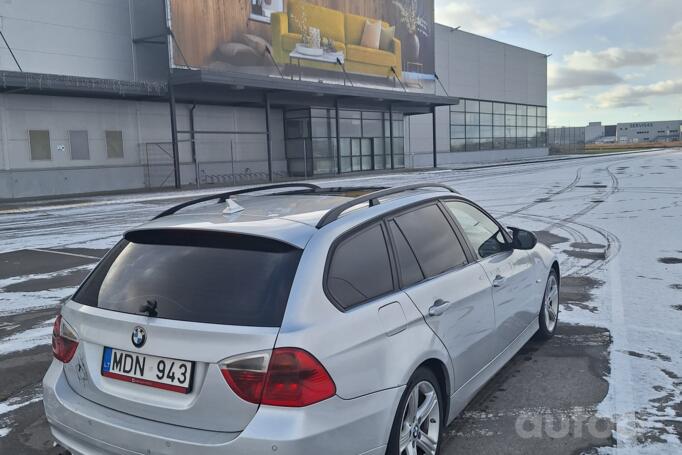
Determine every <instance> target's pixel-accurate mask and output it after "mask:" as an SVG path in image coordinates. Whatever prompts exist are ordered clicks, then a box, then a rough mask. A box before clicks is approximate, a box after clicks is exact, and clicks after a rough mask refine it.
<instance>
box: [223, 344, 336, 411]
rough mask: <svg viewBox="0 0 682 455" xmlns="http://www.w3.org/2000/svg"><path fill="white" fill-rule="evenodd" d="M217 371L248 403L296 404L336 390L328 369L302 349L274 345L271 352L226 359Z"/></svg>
mask: <svg viewBox="0 0 682 455" xmlns="http://www.w3.org/2000/svg"><path fill="white" fill-rule="evenodd" d="M220 371H221V372H222V374H223V377H224V378H225V380H226V381H227V383H228V384H229V385H230V387H231V388H232V390H233V391H234V392H235V393H236V394H237V395H239V397H241V398H242V399H243V400H246V401H248V402H250V403H256V404H265V405H270V406H284V407H295V408H299V407H304V406H309V405H311V404H315V403H317V402H320V401H322V400H326V399H327V398H331V397H332V396H334V394H335V393H336V385H335V384H334V381H333V380H332V378H331V377H330V376H329V373H327V370H325V369H324V367H323V366H322V364H320V362H319V361H318V360H317V359H316V358H315V357H313V356H312V355H311V354H310V353H308V352H306V351H304V350H302V349H296V348H277V349H275V350H273V351H272V355H269V354H265V353H263V354H256V355H252V356H249V357H238V358H234V359H228V360H226V361H225V362H223V363H221V364H220Z"/></svg>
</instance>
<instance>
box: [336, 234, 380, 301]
mask: <svg viewBox="0 0 682 455" xmlns="http://www.w3.org/2000/svg"><path fill="white" fill-rule="evenodd" d="M393 289H394V286H393V274H392V271H391V261H390V259H389V255H388V248H387V246H386V238H385V236H384V231H383V229H382V228H381V225H379V224H375V225H373V226H371V227H369V228H367V229H364V230H362V231H360V232H359V233H356V234H352V235H351V236H350V237H348V238H346V239H344V240H342V241H341V243H339V244H338V246H336V248H335V249H334V250H333V252H332V256H331V260H330V262H329V269H328V273H327V291H328V293H329V296H330V297H331V299H332V300H333V301H334V302H335V303H336V304H337V305H339V306H340V307H341V308H343V309H348V308H351V307H353V306H356V305H359V304H361V303H363V302H366V301H368V300H371V299H373V298H376V297H379V296H382V295H384V294H387V293H389V292H391V291H393Z"/></svg>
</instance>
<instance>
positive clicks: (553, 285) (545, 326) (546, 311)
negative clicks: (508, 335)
mask: <svg viewBox="0 0 682 455" xmlns="http://www.w3.org/2000/svg"><path fill="white" fill-rule="evenodd" d="M559 306H560V305H559V275H558V274H557V272H556V270H554V269H552V271H551V272H549V276H548V277H547V283H546V284H545V293H544V295H543V297H542V306H541V307H540V315H539V316H538V317H539V319H540V329H539V330H538V337H539V338H540V339H543V340H549V339H550V338H552V337H553V336H554V332H556V328H557V325H558V324H559Z"/></svg>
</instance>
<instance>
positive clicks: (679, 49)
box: [663, 21, 682, 63]
mask: <svg viewBox="0 0 682 455" xmlns="http://www.w3.org/2000/svg"><path fill="white" fill-rule="evenodd" d="M663 43H664V47H663V48H664V49H665V56H666V57H665V58H666V60H667V59H670V60H672V61H673V62H675V63H682V21H679V22H676V23H675V24H674V25H673V26H672V28H671V29H670V32H669V33H668V35H667V36H666V37H665V39H664V40H663Z"/></svg>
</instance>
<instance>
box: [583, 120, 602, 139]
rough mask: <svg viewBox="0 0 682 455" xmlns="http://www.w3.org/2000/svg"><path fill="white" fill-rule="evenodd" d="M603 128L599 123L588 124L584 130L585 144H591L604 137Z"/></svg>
mask: <svg viewBox="0 0 682 455" xmlns="http://www.w3.org/2000/svg"><path fill="white" fill-rule="evenodd" d="M604 130H605V126H604V125H602V124H601V122H590V124H589V125H587V127H586V128H585V142H586V143H588V144H593V143H595V142H597V140H599V139H601V138H603V137H604V136H605V131H604Z"/></svg>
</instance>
